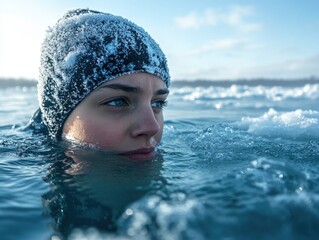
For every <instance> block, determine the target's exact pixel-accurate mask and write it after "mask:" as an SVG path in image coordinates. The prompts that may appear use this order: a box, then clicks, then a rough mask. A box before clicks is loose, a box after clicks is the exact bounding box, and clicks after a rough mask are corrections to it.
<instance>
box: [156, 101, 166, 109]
mask: <svg viewBox="0 0 319 240" xmlns="http://www.w3.org/2000/svg"><path fill="white" fill-rule="evenodd" d="M165 106H167V102H166V101H163V100H160V101H156V102H153V103H152V107H153V108H157V109H163V108H164V107H165Z"/></svg>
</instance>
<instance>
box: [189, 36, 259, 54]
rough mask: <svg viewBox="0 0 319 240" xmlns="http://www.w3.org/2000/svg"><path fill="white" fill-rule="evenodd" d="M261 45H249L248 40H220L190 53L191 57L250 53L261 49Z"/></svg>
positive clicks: (208, 43) (207, 43)
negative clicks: (224, 53)
mask: <svg viewBox="0 0 319 240" xmlns="http://www.w3.org/2000/svg"><path fill="white" fill-rule="evenodd" d="M261 47H262V45H260V44H255V43H251V42H250V41H248V40H244V39H238V38H222V39H215V40H212V41H209V42H206V43H205V44H203V45H202V46H200V47H198V48H196V49H194V50H193V51H191V52H190V54H191V55H202V54H207V53H211V52H217V51H219V52H221V51H223V52H230V51H232V52H234V51H237V52H239V51H246V50H248V51H251V50H256V49H259V48H261Z"/></svg>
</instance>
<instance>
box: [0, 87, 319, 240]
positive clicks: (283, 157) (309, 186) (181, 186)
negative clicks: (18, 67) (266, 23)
mask: <svg viewBox="0 0 319 240" xmlns="http://www.w3.org/2000/svg"><path fill="white" fill-rule="evenodd" d="M318 100H319V84H309V83H307V84H306V83H305V84H301V85H300V84H299V85H293V84H291V85H289V86H276V85H274V86H262V85H256V86H247V85H236V84H234V85H232V86H227V87H226V86H225V87H219V86H211V87H206V86H205V87H200V86H199V87H187V86H179V87H178V88H177V87H175V88H174V87H173V88H172V90H171V96H170V98H169V105H168V107H167V108H166V109H165V117H166V122H165V127H164V136H163V141H162V144H161V146H160V153H161V154H160V156H159V157H158V158H157V159H155V160H153V161H148V162H145V163H136V162H130V161H125V160H123V159H116V157H114V156H111V155H109V154H106V153H101V152H93V151H90V150H86V149H78V148H77V147H69V148H65V147H64V146H59V145H55V144H53V143H50V142H49V141H47V139H46V138H45V137H43V136H41V135H39V134H34V133H32V131H30V130H28V129H25V127H24V126H25V125H26V124H27V123H28V121H29V118H30V115H31V114H32V113H33V112H34V110H35V109H36V108H37V101H36V89H35V88H32V87H31V88H30V87H29V88H19V87H18V88H7V89H0V131H1V135H0V136H1V139H0V157H1V161H0V165H1V166H0V190H1V191H0V223H1V224H0V234H1V239H5V240H9V239H71V240H72V239H315V238H316V237H317V235H318V234H319V230H318V226H319V162H318V161H319V104H318Z"/></svg>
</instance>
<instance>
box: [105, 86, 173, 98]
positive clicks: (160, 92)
mask: <svg viewBox="0 0 319 240" xmlns="http://www.w3.org/2000/svg"><path fill="white" fill-rule="evenodd" d="M103 88H111V89H114V90H121V91H124V92H133V93H141V92H142V91H143V90H142V89H141V88H139V87H132V86H128V85H124V84H119V83H114V84H108V85H104V86H102V87H101V88H100V89H103ZM168 93H169V90H168V89H167V88H163V89H159V90H157V91H156V92H155V95H165V94H168Z"/></svg>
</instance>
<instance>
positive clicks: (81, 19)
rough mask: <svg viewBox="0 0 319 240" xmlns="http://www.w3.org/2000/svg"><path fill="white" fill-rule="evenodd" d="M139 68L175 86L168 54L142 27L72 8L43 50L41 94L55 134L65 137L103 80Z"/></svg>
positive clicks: (44, 113) (47, 120) (47, 121)
mask: <svg viewBox="0 0 319 240" xmlns="http://www.w3.org/2000/svg"><path fill="white" fill-rule="evenodd" d="M138 72H144V73H151V74H154V75H156V76H158V77H159V78H161V79H162V80H163V81H165V83H166V85H167V87H169V86H170V75H169V70H168V67H167V61H166V58H165V55H164V53H163V52H162V50H161V49H160V47H159V45H158V44H157V43H156V42H155V41H154V40H153V39H152V38H151V36H150V35H149V34H148V33H146V32H145V31H144V30H143V29H142V28H141V27H139V26H137V25H136V24H134V23H132V22H130V21H128V20H127V19H124V18H122V17H119V16H113V15H111V14H107V13H102V12H97V11H92V10H89V9H76V10H72V11H69V12H68V13H66V14H65V15H64V16H63V17H62V18H61V19H60V20H59V21H58V22H57V23H56V25H55V26H53V27H52V28H50V29H49V31H48V32H47V35H46V38H45V40H44V43H43V45H42V52H41V66H40V78H39V83H38V99H39V103H40V109H41V113H42V121H43V123H44V124H45V125H46V126H47V128H48V133H49V135H50V136H51V137H52V138H56V139H57V138H60V136H61V132H62V128H63V124H64V122H65V120H66V119H67V117H68V116H69V115H70V113H71V112H72V110H74V109H75V107H76V106H77V105H78V104H79V103H80V102H81V101H82V100H83V99H84V98H85V97H86V96H87V95H88V94H89V93H90V92H92V91H93V90H94V89H96V88H97V87H98V86H99V85H101V84H103V83H105V82H107V81H109V80H111V79H114V78H116V77H119V76H122V75H125V74H131V73H138Z"/></svg>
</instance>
